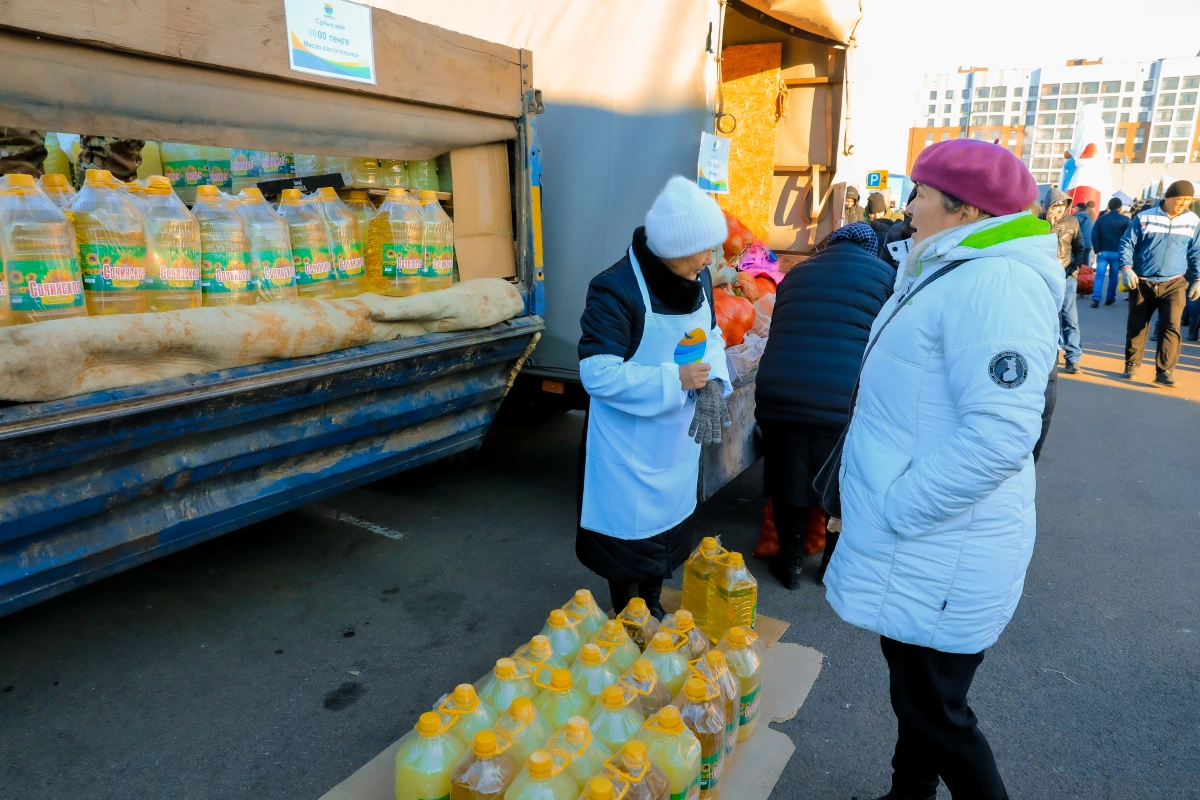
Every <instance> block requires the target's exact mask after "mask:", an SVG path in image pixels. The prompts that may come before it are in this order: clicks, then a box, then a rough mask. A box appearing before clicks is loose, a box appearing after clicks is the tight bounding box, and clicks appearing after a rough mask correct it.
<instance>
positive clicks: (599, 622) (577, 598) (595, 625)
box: [563, 589, 608, 642]
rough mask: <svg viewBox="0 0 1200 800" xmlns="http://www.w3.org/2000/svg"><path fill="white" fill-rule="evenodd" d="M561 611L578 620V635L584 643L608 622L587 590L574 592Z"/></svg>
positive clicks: (606, 616) (605, 615)
mask: <svg viewBox="0 0 1200 800" xmlns="http://www.w3.org/2000/svg"><path fill="white" fill-rule="evenodd" d="M563 611H565V612H567V615H568V616H571V617H574V618H575V619H577V620H579V633H580V634H581V635H582V636H583V640H584V641H585V642H586V641H588V640H589V639H591V638H592V637H593V636H595V635H596V631H598V630H600V629H601V628H603V627H604V623H606V622H608V614H605V613H604V612H603V611H602V610H601V609H600V606H599V605H597V603H596V598H595V597H593V596H592V593H591V592H589V591H588V590H587V589H580V590H579V591H577V592H575V595H574V596H573V597H572V598H571V602H569V603H567V604H566V605H565V606H563Z"/></svg>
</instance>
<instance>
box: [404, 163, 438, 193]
mask: <svg viewBox="0 0 1200 800" xmlns="http://www.w3.org/2000/svg"><path fill="white" fill-rule="evenodd" d="M408 185H409V188H412V189H419V190H421V191H423V192H436V191H437V190H438V175H437V159H434V158H424V159H419V160H417V161H409V162H408Z"/></svg>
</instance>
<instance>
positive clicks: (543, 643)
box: [512, 633, 567, 677]
mask: <svg viewBox="0 0 1200 800" xmlns="http://www.w3.org/2000/svg"><path fill="white" fill-rule="evenodd" d="M512 658H513V661H515V662H517V670H518V671H520V672H521V673H523V674H525V675H528V676H530V677H533V676H534V675H535V674H536V673H537V671H538V670H539V669H552V670H553V669H566V668H567V662H566V661H564V660H563V658H562V657H561V656H559V655H558V654H556V653H555V652H554V648H553V647H551V646H550V640H549V639H548V638H546V637H545V636H543V635H542V634H540V633H539V634H538V635H537V636H534V637H533V638H532V639H530V640H529V643H528V644H525V645H522V646H521V647H520V648H518V649H517V652H515V653H513V655H512Z"/></svg>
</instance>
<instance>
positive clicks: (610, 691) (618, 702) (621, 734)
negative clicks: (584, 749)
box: [588, 686, 646, 751]
mask: <svg viewBox="0 0 1200 800" xmlns="http://www.w3.org/2000/svg"><path fill="white" fill-rule="evenodd" d="M645 721H646V718H645V717H644V716H643V715H642V712H640V711H638V710H637V708H635V707H634V706H633V705H632V704H631V702H630V701H629V698H628V697H627V696H626V694H625V691H624V690H623V689H622V688H621V687H620V686H609V687H606V688H605V690H604V691H603V692H601V693H600V701H599V702H597V703H596V705H594V706H593V707H592V711H591V713H590V714H588V722H589V723H590V724H591V726H592V734H593V735H594V736H595V737H596V738H597V739H599V740H600V741H602V742H604V746H605V747H607V748H608V749H609V750H613V751H616V750H620V749H621V747H622V746H623V745H624V744H625V743H626V742H628V741H629V740H630V739H632V738H634V737H635V736H637V734H638V731H639V730H641V727H642V723H644V722H645Z"/></svg>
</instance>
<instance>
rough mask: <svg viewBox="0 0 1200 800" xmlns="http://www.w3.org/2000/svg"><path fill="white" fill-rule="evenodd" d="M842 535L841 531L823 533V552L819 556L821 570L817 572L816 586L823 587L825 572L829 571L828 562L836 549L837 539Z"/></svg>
mask: <svg viewBox="0 0 1200 800" xmlns="http://www.w3.org/2000/svg"><path fill="white" fill-rule="evenodd" d="M841 535H842V532H841V531H830V530H828V529H826V531H825V552H824V553H823V554H822V555H821V568H820V569H819V570H817V584H818V585H820V586H824V585H825V570H827V569H829V560H830V559H831V558H833V551H834V550H835V549H836V548H837V543H838V537H840V536H841Z"/></svg>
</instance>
